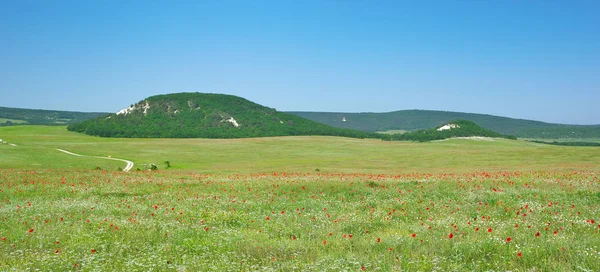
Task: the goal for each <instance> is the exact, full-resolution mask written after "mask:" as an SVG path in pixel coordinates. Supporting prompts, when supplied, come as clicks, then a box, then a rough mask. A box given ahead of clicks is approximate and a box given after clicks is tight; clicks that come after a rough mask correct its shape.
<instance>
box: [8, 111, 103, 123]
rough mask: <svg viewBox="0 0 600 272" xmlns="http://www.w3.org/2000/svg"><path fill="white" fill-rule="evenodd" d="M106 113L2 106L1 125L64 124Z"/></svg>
mask: <svg viewBox="0 0 600 272" xmlns="http://www.w3.org/2000/svg"><path fill="white" fill-rule="evenodd" d="M105 115H108V113H103V112H77V111H55V110H32V109H19V108H7V107H0V126H11V125H25V124H27V125H51V126H52V125H54V126H64V125H68V124H73V123H76V122H81V121H85V120H88V119H92V118H97V117H99V116H105Z"/></svg>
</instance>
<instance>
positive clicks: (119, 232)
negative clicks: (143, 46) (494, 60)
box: [0, 126, 600, 271]
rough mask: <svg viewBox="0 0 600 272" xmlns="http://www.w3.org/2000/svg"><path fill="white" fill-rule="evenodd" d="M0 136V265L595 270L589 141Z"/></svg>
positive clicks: (596, 182)
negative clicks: (129, 167)
mask: <svg viewBox="0 0 600 272" xmlns="http://www.w3.org/2000/svg"><path fill="white" fill-rule="evenodd" d="M0 138H2V139H3V140H6V141H7V142H8V143H12V144H15V145H14V146H12V145H8V144H2V145H0V165H1V169H0V270H33V269H39V270H42V271H69V270H83V271H123V270H125V271H165V270H178V271H258V270H279V271H300V270H301V271H362V270H366V271H398V270H409V271H431V270H437V271H451V270H471V271H485V270H512V271H573V270H582V271H593V270H594V269H596V268H597V264H598V259H599V258H600V246H599V245H600V244H599V243H598V240H599V235H600V233H599V232H600V217H599V216H600V206H599V205H600V204H599V203H600V179H599V178H598V176H599V175H598V174H599V172H600V167H599V165H598V163H597V162H598V158H599V157H600V148H598V147H571V146H553V145H547V144H540V143H532V142H526V141H520V140H506V139H492V140H485V141H476V140H468V139H450V140H445V141H434V142H427V143H418V142H388V141H380V140H374V139H353V138H341V137H267V138H251V139H119V138H101V137H93V136H87V135H82V134H79V133H75V132H69V131H67V130H66V129H65V127H49V126H13V127H3V128H0ZM56 148H61V149H65V150H69V151H72V152H76V153H79V154H84V155H91V156H112V157H114V158H123V159H128V160H132V161H134V163H135V166H134V169H135V168H138V167H140V168H142V169H143V171H135V170H134V171H131V172H129V173H124V172H121V171H118V169H119V168H120V167H124V164H123V163H122V162H115V161H109V160H102V159H96V158H91V157H77V156H72V155H68V154H64V153H61V152H58V151H57V150H56ZM167 162H168V163H167ZM150 164H155V165H156V166H157V167H158V170H155V171H148V170H146V168H147V167H145V166H143V165H146V166H148V165H150ZM97 168H99V169H101V170H92V169H97Z"/></svg>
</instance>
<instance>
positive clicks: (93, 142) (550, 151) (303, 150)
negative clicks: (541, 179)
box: [0, 126, 600, 173]
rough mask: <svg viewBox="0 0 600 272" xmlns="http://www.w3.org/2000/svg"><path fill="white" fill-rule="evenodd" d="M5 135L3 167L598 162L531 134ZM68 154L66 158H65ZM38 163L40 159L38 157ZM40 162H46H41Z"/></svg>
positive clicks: (262, 168)
mask: <svg viewBox="0 0 600 272" xmlns="http://www.w3.org/2000/svg"><path fill="white" fill-rule="evenodd" d="M0 137H1V138H3V139H5V140H6V141H8V142H11V143H15V144H17V145H18V147H11V146H7V145H0V150H2V152H0V164H1V165H3V167H5V168H20V169H56V168H86V169H90V168H93V167H94V166H95V165H96V164H104V165H103V167H102V168H103V169H115V168H117V167H119V166H121V167H124V165H123V164H122V163H118V162H112V161H107V160H101V159H97V160H95V161H92V160H89V159H87V158H86V159H83V158H78V157H72V156H69V155H66V154H63V153H60V152H58V151H56V150H55V148H61V149H66V150H69V151H72V152H75V153H79V154H83V155H95V156H112V157H115V158H122V159H128V160H131V161H133V162H134V163H135V164H136V165H135V166H134V169H135V168H137V167H140V166H141V165H142V164H150V163H154V164H156V165H158V166H159V168H164V165H163V162H164V161H170V162H171V165H172V167H171V169H169V171H188V170H192V171H197V172H201V173H268V172H313V171H314V170H315V169H317V168H318V169H319V170H320V171H321V172H325V173H357V172H358V173H412V172H421V173H456V172H473V171H480V170H486V171H527V170H551V169H568V170H581V169H598V168H599V165H598V163H597V158H598V157H600V148H597V147H564V146H551V145H544V144H536V143H529V142H525V141H513V140H502V139H498V140H494V141H491V142H487V141H473V140H464V139H463V140H460V139H457V140H448V141H441V142H431V143H414V142H386V141H379V140H368V139H365V140H361V139H350V138H340V137H308V136H306V137H275V138H252V139H228V140H220V139H118V138H99V137H93V136H86V135H82V134H78V133H74V132H69V131H66V129H65V128H64V127H50V126H14V127H3V128H0ZM65 161H67V162H68V163H64V162H65ZM34 164H35V165H34ZM40 164H41V166H40Z"/></svg>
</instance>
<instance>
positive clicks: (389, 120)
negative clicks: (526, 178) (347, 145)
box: [288, 110, 600, 139]
mask: <svg viewBox="0 0 600 272" xmlns="http://www.w3.org/2000/svg"><path fill="white" fill-rule="evenodd" d="M288 113H291V114H295V115H298V116H300V117H304V118H307V119H310V120H313V121H317V122H320V123H323V124H327V125H330V126H334V127H339V128H349V129H357V130H362V131H368V132H377V131H379V132H385V131H390V130H405V131H413V130H419V129H427V128H431V127H438V126H442V125H445V124H448V122H450V121H451V120H456V119H461V120H469V121H472V122H475V123H477V124H478V125H480V126H482V127H484V128H486V129H490V130H493V131H496V132H499V133H502V134H506V135H513V136H517V137H520V138H545V139H559V138H577V139H581V138H600V125H564V124H552V123H545V122H539V121H532V120H524V119H513V118H507V117H500V116H494V115H487V114H475V113H463V112H449V111H430V110H402V111H394V112H386V113H335V112H288Z"/></svg>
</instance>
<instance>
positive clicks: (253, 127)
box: [68, 93, 380, 138]
mask: <svg viewBox="0 0 600 272" xmlns="http://www.w3.org/2000/svg"><path fill="white" fill-rule="evenodd" d="M68 129H69V130H71V131H77V132H82V133H85V134H89V135H97V136H104V137H132V138H248V137H267V136H289V135H329V136H344V137H355V138H377V137H380V136H379V135H378V134H376V133H369V132H364V131H358V130H351V129H342V128H335V127H331V126H328V125H324V124H321V123H318V122H315V121H311V120H307V119H304V118H302V117H299V116H296V115H293V114H289V113H283V112H278V111H276V110H275V109H272V108H268V107H264V106H261V105H259V104H256V103H253V102H250V101H248V100H246V99H244V98H241V97H237V96H232V95H223V94H206V93H176V94H167V95H157V96H152V97H148V98H146V99H144V100H142V101H140V102H138V103H136V104H134V105H131V106H130V107H129V108H127V109H124V110H121V111H119V112H118V113H115V114H111V115H108V116H102V117H99V118H95V119H91V120H87V121H84V122H81V123H78V124H72V125H70V126H69V127H68Z"/></svg>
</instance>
